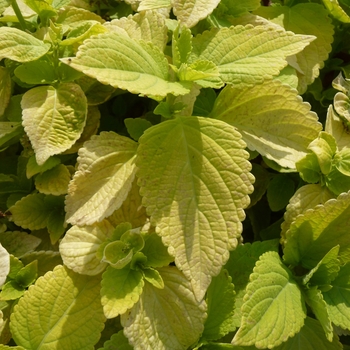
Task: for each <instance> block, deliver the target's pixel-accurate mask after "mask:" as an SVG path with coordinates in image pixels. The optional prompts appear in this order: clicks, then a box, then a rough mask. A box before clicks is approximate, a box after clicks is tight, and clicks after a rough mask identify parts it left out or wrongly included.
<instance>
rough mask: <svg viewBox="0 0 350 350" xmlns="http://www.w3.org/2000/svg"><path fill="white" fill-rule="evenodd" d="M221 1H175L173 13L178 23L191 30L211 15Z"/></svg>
mask: <svg viewBox="0 0 350 350" xmlns="http://www.w3.org/2000/svg"><path fill="white" fill-rule="evenodd" d="M219 2H220V0H174V1H173V6H174V8H173V11H174V14H175V16H176V17H177V19H178V21H181V23H183V24H184V25H185V26H187V27H188V28H191V27H193V26H195V25H196V24H197V23H198V22H199V21H200V20H201V19H203V18H206V17H207V16H208V15H210V14H211V13H212V12H213V10H214V9H215V7H216V6H218V4H219Z"/></svg>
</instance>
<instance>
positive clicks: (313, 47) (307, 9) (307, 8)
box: [254, 3, 334, 94]
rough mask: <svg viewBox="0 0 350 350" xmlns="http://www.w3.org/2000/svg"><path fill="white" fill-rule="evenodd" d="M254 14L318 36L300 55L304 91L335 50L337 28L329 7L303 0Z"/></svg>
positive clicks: (298, 58)
mask: <svg viewBox="0 0 350 350" xmlns="http://www.w3.org/2000/svg"><path fill="white" fill-rule="evenodd" d="M254 14H256V15H259V16H262V17H265V18H267V19H268V20H270V21H271V22H273V23H276V24H278V25H281V26H282V27H283V28H284V29H285V30H290V31H292V32H294V33H296V34H306V35H313V36H314V37H316V40H315V41H313V42H312V43H311V44H310V45H309V46H307V47H306V48H305V49H304V50H303V51H302V52H300V53H297V55H296V60H297V63H298V65H299V67H300V69H301V71H302V72H303V73H302V74H301V73H300V74H299V73H298V77H299V84H298V91H299V93H300V94H303V93H304V92H305V91H306V89H307V86H308V85H310V84H311V83H312V82H313V81H314V80H315V78H317V77H318V76H319V71H320V69H321V68H323V66H324V62H325V61H326V60H327V58H328V54H329V53H330V52H331V50H332V46H331V44H332V42H333V34H334V30H333V25H332V21H331V19H330V18H329V13H328V11H327V10H326V9H325V8H324V7H323V6H322V5H319V4H314V3H311V4H310V3H306V4H305V3H302V4H297V5H295V6H293V7H289V6H276V7H271V6H270V7H266V6H261V7H260V8H259V9H258V10H257V11H255V12H254Z"/></svg>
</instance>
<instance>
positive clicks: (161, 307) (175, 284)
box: [121, 267, 206, 350]
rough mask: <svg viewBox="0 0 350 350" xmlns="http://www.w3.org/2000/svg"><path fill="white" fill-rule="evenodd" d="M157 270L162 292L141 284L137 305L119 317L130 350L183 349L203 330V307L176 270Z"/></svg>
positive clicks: (171, 268)
mask: <svg viewBox="0 0 350 350" xmlns="http://www.w3.org/2000/svg"><path fill="white" fill-rule="evenodd" d="M158 271H159V273H160V275H161V277H162V279H163V281H164V289H159V288H156V287H154V286H153V285H151V284H150V283H145V286H144V288H143V293H142V295H141V297H140V300H139V301H138V303H137V304H136V305H135V306H134V307H133V308H132V309H131V310H130V311H128V312H126V313H125V314H123V315H122V317H121V321H122V325H123V326H124V334H125V335H126V337H127V338H128V339H129V342H130V343H131V344H132V345H133V346H134V349H157V350H168V349H176V350H181V349H183V350H186V349H187V348H189V346H190V345H193V344H195V343H196V341H197V340H198V338H199V336H200V334H201V333H202V331H203V329H204V327H203V323H204V321H205V318H206V313H205V311H206V304H205V302H204V301H201V302H198V301H197V300H196V298H195V295H194V292H193V290H192V287H191V283H190V282H189V281H188V280H187V279H186V278H185V277H184V276H183V275H182V274H181V272H180V271H179V270H178V269H177V268H176V267H164V268H161V269H159V270H158Z"/></svg>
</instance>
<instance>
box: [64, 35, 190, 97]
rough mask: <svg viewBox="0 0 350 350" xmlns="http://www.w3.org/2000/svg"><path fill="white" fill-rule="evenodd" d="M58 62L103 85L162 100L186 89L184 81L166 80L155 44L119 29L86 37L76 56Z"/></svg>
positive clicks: (163, 62) (165, 69)
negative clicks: (132, 36) (131, 36)
mask: <svg viewBox="0 0 350 350" xmlns="http://www.w3.org/2000/svg"><path fill="white" fill-rule="evenodd" d="M61 61H62V62H64V63H66V64H68V65H70V66H71V67H72V68H74V69H76V70H78V71H81V72H83V73H84V74H86V75H87V76H89V77H92V78H96V79H97V80H98V81H99V82H101V83H103V84H109V85H112V86H113V87H115V88H119V89H123V90H128V91H130V92H131V93H134V94H143V95H150V97H152V98H155V99H159V100H162V99H163V98H164V97H165V96H166V95H167V94H173V95H176V96H177V95H184V94H186V93H188V92H189V88H188V87H186V86H187V85H188V84H187V85H185V84H184V83H179V82H171V81H169V73H168V62H167V60H166V58H165V56H164V54H163V52H161V50H160V49H159V48H158V47H157V46H155V45H154V44H152V43H145V42H144V41H137V40H134V39H131V38H130V37H129V36H128V35H126V34H122V33H121V32H120V31H118V32H109V33H105V34H101V35H98V36H95V37H92V38H90V39H88V40H86V41H85V42H84V44H83V45H81V46H79V50H78V52H77V56H76V57H73V58H62V59H61Z"/></svg>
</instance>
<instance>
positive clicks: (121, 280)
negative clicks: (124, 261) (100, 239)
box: [101, 266, 144, 318]
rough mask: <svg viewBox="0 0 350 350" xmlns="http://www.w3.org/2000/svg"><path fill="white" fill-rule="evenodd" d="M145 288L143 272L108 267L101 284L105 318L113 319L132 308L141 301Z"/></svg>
mask: <svg viewBox="0 0 350 350" xmlns="http://www.w3.org/2000/svg"><path fill="white" fill-rule="evenodd" d="M143 286H144V280H143V275H142V272H141V271H137V270H133V269H130V268H127V267H126V268H123V269H115V268H113V267H111V266H108V267H107V270H106V271H105V272H104V273H103V275H102V282H101V287H102V288H101V303H102V305H103V312H104V314H105V316H106V317H107V318H113V317H116V316H118V315H121V314H123V313H125V312H126V311H127V310H128V309H130V308H132V307H133V306H134V305H135V303H137V301H138V300H139V298H140V295H141V294H142V289H143Z"/></svg>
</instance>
